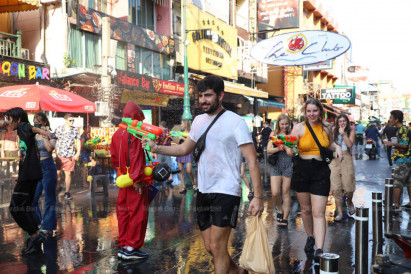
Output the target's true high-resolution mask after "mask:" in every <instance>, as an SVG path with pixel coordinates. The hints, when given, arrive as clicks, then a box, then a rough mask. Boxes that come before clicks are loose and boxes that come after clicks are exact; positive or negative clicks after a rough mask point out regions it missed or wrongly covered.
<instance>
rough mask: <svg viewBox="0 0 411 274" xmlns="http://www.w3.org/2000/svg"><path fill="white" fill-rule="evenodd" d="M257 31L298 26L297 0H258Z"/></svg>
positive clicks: (298, 5)
mask: <svg viewBox="0 0 411 274" xmlns="http://www.w3.org/2000/svg"><path fill="white" fill-rule="evenodd" d="M257 5H258V7H257V18H258V31H264V30H278V29H289V28H298V27H299V18H300V16H299V11H300V8H299V7H300V3H299V1H298V0H258V2H257Z"/></svg>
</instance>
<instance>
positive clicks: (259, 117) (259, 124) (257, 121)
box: [254, 115, 263, 127]
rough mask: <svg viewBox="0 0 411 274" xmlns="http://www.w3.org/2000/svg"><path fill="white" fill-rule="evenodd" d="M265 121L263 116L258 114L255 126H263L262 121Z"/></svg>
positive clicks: (255, 118)
mask: <svg viewBox="0 0 411 274" xmlns="http://www.w3.org/2000/svg"><path fill="white" fill-rule="evenodd" d="M262 122H263V117H261V116H259V115H256V116H255V117H254V126H255V127H261V123H262Z"/></svg>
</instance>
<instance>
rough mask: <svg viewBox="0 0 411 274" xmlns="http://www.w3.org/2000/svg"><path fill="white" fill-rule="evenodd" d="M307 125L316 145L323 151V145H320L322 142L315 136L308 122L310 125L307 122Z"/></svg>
mask: <svg viewBox="0 0 411 274" xmlns="http://www.w3.org/2000/svg"><path fill="white" fill-rule="evenodd" d="M305 124H306V125H307V128H308V130H309V131H310V132H311V135H312V136H313V138H314V141H315V143H316V144H317V146H318V148H320V149H321V148H322V147H323V146H322V145H321V144H320V142H319V141H318V139H317V136H316V135H315V133H314V131H313V129H312V128H311V125H310V122H308V123H307V122H305Z"/></svg>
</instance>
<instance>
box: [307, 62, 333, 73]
mask: <svg viewBox="0 0 411 274" xmlns="http://www.w3.org/2000/svg"><path fill="white" fill-rule="evenodd" d="M333 63H334V62H333V60H327V61H324V62H318V63H315V64H312V65H304V66H303V70H305V71H319V70H326V69H332V68H333Z"/></svg>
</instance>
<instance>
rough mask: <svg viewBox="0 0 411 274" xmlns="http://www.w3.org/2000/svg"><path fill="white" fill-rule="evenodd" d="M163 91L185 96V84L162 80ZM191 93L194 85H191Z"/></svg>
mask: <svg viewBox="0 0 411 274" xmlns="http://www.w3.org/2000/svg"><path fill="white" fill-rule="evenodd" d="M160 92H161V93H164V94H171V95H179V96H184V84H180V83H175V82H170V81H164V80H163V81H161V91H160ZM189 93H190V94H191V93H193V87H192V86H189Z"/></svg>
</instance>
